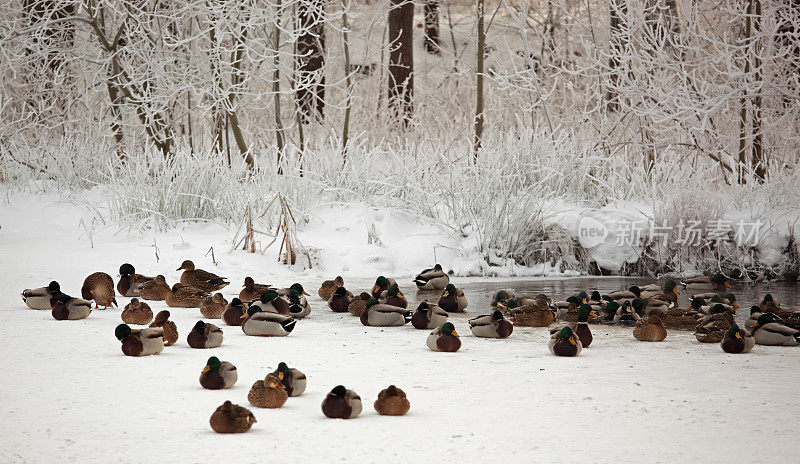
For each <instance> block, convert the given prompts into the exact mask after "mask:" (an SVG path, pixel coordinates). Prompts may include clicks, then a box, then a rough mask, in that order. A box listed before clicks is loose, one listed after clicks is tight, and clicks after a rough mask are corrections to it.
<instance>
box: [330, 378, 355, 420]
mask: <svg viewBox="0 0 800 464" xmlns="http://www.w3.org/2000/svg"><path fill="white" fill-rule="evenodd" d="M361 408H362V406H361V397H360V396H358V394H357V393H356V392H354V391H353V390H347V389H346V388H344V386H343V385H339V386H336V387H334V389H333V390H331V392H330V393H328V395H327V396H326V397H325V399H324V400H323V401H322V413H323V414H325V417H329V418H331V419H352V418H354V417H356V416H357V415H359V414H361Z"/></svg>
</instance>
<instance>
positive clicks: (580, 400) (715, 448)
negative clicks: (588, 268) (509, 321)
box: [0, 196, 800, 463]
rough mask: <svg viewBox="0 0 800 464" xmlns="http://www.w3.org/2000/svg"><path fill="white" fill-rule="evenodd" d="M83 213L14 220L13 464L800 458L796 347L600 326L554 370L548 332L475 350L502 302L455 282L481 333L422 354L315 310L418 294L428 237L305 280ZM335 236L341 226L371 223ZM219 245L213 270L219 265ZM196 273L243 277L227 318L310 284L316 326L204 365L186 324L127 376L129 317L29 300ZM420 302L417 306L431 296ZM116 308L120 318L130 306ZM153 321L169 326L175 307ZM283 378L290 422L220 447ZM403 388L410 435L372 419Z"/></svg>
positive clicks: (212, 241)
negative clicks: (340, 401) (91, 219)
mask: <svg viewBox="0 0 800 464" xmlns="http://www.w3.org/2000/svg"><path fill="white" fill-rule="evenodd" d="M81 214H82V213H81V210H80V209H79V208H76V207H74V206H71V205H69V204H64V203H59V202H56V201H54V198H48V197H31V198H22V197H19V196H15V197H13V198H12V200H11V202H10V203H3V204H2V205H0V227H2V228H0V275H2V279H0V326H1V327H2V330H0V333H1V334H2V337H0V356H1V358H2V360H3V365H4V375H3V376H2V378H0V391H2V392H3V394H2V395H1V396H0V417H3V421H2V422H0V443H2V445H3V446H2V447H0V462H29V463H38V462H55V461H60V462H81V463H93V462H97V463H107V462H110V461H114V462H121V463H127V462H130V463H141V462H146V461H148V460H156V461H159V462H167V463H184V462H186V463H190V462H210V461H213V460H221V461H224V462H255V461H262V460H268V461H269V460H286V459H291V460H294V461H297V462H336V461H349V462H434V461H438V462H441V461H450V462H476V461H483V462H498V461H501V460H510V462H533V461H536V462H541V461H558V462H560V461H564V462H567V461H574V460H578V459H580V460H584V461H589V462H609V461H615V462H643V461H648V462H684V461H686V462H694V461H698V462H725V461H737V462H781V461H784V462H791V461H794V460H796V457H797V456H798V452H799V451H800V444H798V442H797V440H796V438H797V429H798V426H800V400H798V399H797V386H796V381H797V366H798V361H800V348H781V347H761V346H758V347H756V348H755V349H754V350H753V352H752V353H751V354H749V355H741V356H735V355H726V354H725V353H723V352H722V350H721V349H720V348H719V346H718V345H703V344H700V343H698V342H697V341H695V339H694V337H693V336H692V334H691V333H681V332H670V334H669V337H668V338H667V340H666V341H665V342H663V343H656V344H647V343H642V342H638V341H636V340H635V339H634V338H633V337H632V335H631V333H630V329H623V328H616V327H605V326H592V330H593V332H594V334H595V341H594V342H593V344H592V346H591V347H590V348H589V349H587V350H584V351H583V352H582V353H581V355H580V356H579V357H577V358H570V359H567V358H558V357H555V356H552V355H550V354H549V352H548V350H547V339H548V334H547V330H546V329H534V328H520V327H517V328H516V329H515V332H514V334H513V335H512V336H511V338H510V339H507V340H486V339H476V338H475V337H473V336H472V335H471V333H470V332H469V329H468V327H467V324H466V319H467V318H468V317H472V316H473V315H474V314H476V313H478V312H485V311H487V306H486V305H485V304H481V302H485V301H486V299H485V294H486V293H488V292H487V291H486V289H487V284H478V283H475V282H476V281H477V280H478V279H454V281H455V282H456V283H457V284H458V283H459V282H472V284H470V285H474V289H475V290H474V293H471V292H469V291H468V296H470V297H472V295H473V294H474V295H478V294H479V293H480V295H481V296H480V297H479V296H475V297H474V298H473V299H472V301H471V304H470V307H469V308H468V311H470V312H469V313H468V314H466V315H454V316H452V318H451V319H452V320H453V321H454V323H455V325H456V329H457V330H458V331H459V333H460V335H461V336H462V341H463V346H462V349H461V351H460V352H458V353H434V352H431V351H429V350H428V349H427V348H426V346H425V338H426V336H427V331H418V330H415V329H413V328H412V327H411V326H410V325H408V326H405V327H399V328H374V327H372V328H370V327H364V326H362V325H361V324H360V323H359V321H358V319H357V318H354V317H352V316H350V315H340V314H334V313H332V312H331V311H329V310H328V309H327V307H326V306H325V304H324V303H323V302H322V301H321V300H319V298H318V297H317V296H316V290H317V288H318V286H319V283H320V282H321V280H322V279H323V278H332V277H333V275H335V273H337V271H338V270H341V269H344V266H347V270H345V271H342V274H343V276H344V277H345V282H346V283H347V284H348V287H350V288H351V289H352V290H354V291H357V290H362V289H366V288H367V287H368V286H369V284H370V283H371V280H372V279H374V276H375V275H376V274H377V273H385V274H386V275H389V276H393V277H396V278H398V280H399V281H401V283H409V284H410V277H411V276H410V274H411V273H412V272H413V270H418V269H420V268H421V267H422V266H424V265H426V264H429V263H430V261H431V260H432V258H431V257H429V256H430V255H427V254H423V253H430V252H429V251H423V250H422V248H423V247H425V246H429V242H427V241H423V240H421V239H419V237H421V235H419V234H420V233H421V232H420V230H422V231H424V230H427V229H425V228H420V226H419V225H415V224H413V223H409V222H407V221H406V220H404V219H403V218H401V217H396V218H391V221H388V222H387V220H386V219H385V218H384V219H383V220H378V218H376V217H373V219H374V220H375V221H377V222H378V223H379V224H380V226H379V227H378V226H376V230H378V233H379V234H382V236H383V237H385V238H386V240H385V242H384V245H385V246H386V243H392V244H393V245H392V247H389V251H387V252H386V253H381V247H378V246H376V245H364V244H365V242H366V239H365V237H363V236H358V235H356V238H354V239H353V240H349V241H348V240H346V235H347V234H348V233H353V234H357V233H358V232H357V231H345V230H338V229H337V228H333V229H330V230H335V231H337V232H331V233H330V240H331V241H330V242H327V243H328V244H330V246H329V247H327V248H325V249H323V250H322V251H321V256H322V257H323V259H324V260H327V261H325V262H326V266H325V267H327V268H328V269H324V268H322V267H320V268H315V269H313V270H311V271H292V270H287V269H286V268H285V267H283V266H281V265H279V264H277V263H276V262H275V261H274V254H273V253H272V252H268V254H267V255H266V256H264V255H248V254H246V253H243V252H239V251H237V252H233V253H231V252H229V251H228V250H230V239H231V237H232V235H233V231H232V230H228V229H226V228H224V227H221V226H218V225H202V226H201V225H196V224H195V225H189V226H187V227H186V228H185V229H184V230H180V231H172V232H169V233H160V234H156V235H152V234H151V235H149V236H145V237H141V238H140V237H136V236H129V235H128V234H127V233H126V232H119V231H118V229H115V228H103V227H101V226H99V225H98V226H95V227H94V228H91V227H90V226H87V224H86V221H84V223H81V219H82V216H81ZM87 217H88V216H87ZM339 217H341V218H342V224H360V223H359V222H358V221H362V223H363V221H364V219H361V218H357V217H355V216H353V217H347V216H341V215H340V216H339ZM367 220H369V218H368V219H367ZM340 226H342V225H341V224H338V225H337V227H340ZM314 227H319V229H318V230H317V231H316V232H315V230H314ZM359 227H363V226H359ZM87 228H89V229H90V230H92V233H91V234H88V233H87V232H86V230H87ZM325 230H327V229H323V228H321V226H313V225H312V226H310V227H309V229H308V230H307V231H306V233H307V237H308V239H307V243H306V245H309V246H315V247H321V246H323V245H324V244H325V242H324V240H323V237H324V233H325ZM359 230H360V229H359ZM89 235H91V240H90V239H89ZM415 237H417V238H415ZM403 240H405V241H403ZM154 242H155V244H156V245H157V247H158V256H159V259H160V260H159V261H158V262H156V258H155V256H156V254H155V251H156V249H155V247H154V246H153V244H154ZM398 243H399V245H398ZM359 244H362V245H359ZM211 246H213V247H214V250H215V256H216V259H217V261H218V262H219V265H218V266H214V264H213V263H212V262H211V257H210V255H209V256H207V257H206V256H205V254H206V251H207V250H208V249H209V247H211ZM395 247H396V248H395ZM400 247H402V248H400ZM401 249H403V250H405V252H401V251H398V250H401ZM437 254H438V259H439V260H441V261H443V262H445V261H446V260H447V259H450V258H449V257H448V256H447V255H446V254H442V252H441V251H437ZM358 256H365V257H367V259H361V258H358ZM370 257H374V258H370ZM187 258H189V259H193V260H194V261H195V263H196V264H197V265H198V267H201V268H204V269H208V270H211V271H213V272H216V273H218V274H220V275H224V276H227V277H229V278H230V280H231V282H232V283H231V285H230V286H229V287H227V288H225V289H224V290H223V293H224V294H225V296H226V298H228V299H230V298H231V297H232V296H234V295H235V294H237V293H238V290H239V288H240V286H241V283H242V280H243V278H244V277H245V276H246V275H251V276H253V277H254V278H255V279H256V281H259V282H268V283H273V284H278V285H288V284H290V283H292V282H294V281H300V282H302V283H304V284H305V285H306V288H307V290H308V291H309V293H311V294H312V297H311V304H312V305H313V312H312V314H311V316H310V317H308V318H306V319H304V320H302V321H300V322H299V323H298V326H297V328H296V330H295V331H294V333H292V334H291V335H290V336H289V337H287V338H256V337H247V336H245V335H244V334H243V333H242V332H241V330H240V329H239V328H238V327H228V326H225V325H224V324H223V323H221V327H222V329H223V331H224V336H225V340H224V343H223V345H222V346H221V347H220V348H217V349H213V350H193V349H191V348H189V347H188V345H187V344H186V334H187V333H188V331H189V329H190V328H191V326H192V325H193V324H194V322H195V321H196V320H198V319H200V318H201V316H200V314H199V310H197V309H180V308H175V309H172V310H171V312H172V314H173V316H172V319H173V320H174V321H175V322H176V323H177V324H178V329H179V332H180V340H179V342H178V343H177V344H176V345H175V346H172V347H167V348H166V349H165V350H164V352H163V353H162V354H161V355H159V356H150V357H144V358H130V357H125V356H123V354H122V352H121V350H120V344H119V342H118V341H117V340H116V338H115V337H114V334H113V330H114V327H115V326H116V325H117V324H118V323H119V322H120V312H121V311H120V310H118V309H117V310H108V311H94V312H93V313H92V314H91V316H90V317H89V318H88V319H85V320H81V321H67V322H59V321H55V320H53V319H52V318H51V316H50V314H49V312H46V311H41V312H40V311H31V310H27V309H25V306H24V305H23V303H22V302H21V300H20V298H19V292H20V291H21V290H23V289H24V288H30V287H38V286H41V285H44V284H46V283H47V282H49V281H50V280H53V279H56V280H58V281H59V282H60V283H61V285H62V288H63V289H64V290H65V291H66V292H68V293H71V294H73V295H78V294H79V293H80V291H79V289H80V285H81V283H82V281H83V278H84V277H85V276H86V275H88V274H90V273H91V272H94V271H100V270H102V271H105V272H108V273H109V274H111V275H112V276H114V277H116V275H117V269H118V268H119V265H120V264H121V263H122V262H125V261H127V262H131V263H134V265H136V267H137V270H138V271H139V272H142V273H147V274H157V273H161V274H164V275H165V276H166V277H167V281H168V282H169V283H170V284H171V283H173V282H175V281H176V280H177V279H178V277H179V273H178V272H176V271H174V269H175V268H176V267H178V265H179V264H180V261H182V260H183V259H187ZM370 262H372V263H373V264H372V265H368V264H364V263H370ZM331 263H333V264H331ZM334 266H336V267H334ZM331 269H333V270H331ZM489 286H491V285H489ZM497 286H498V287H500V286H505V284H503V283H498V284H497ZM406 290H407V293H408V296H409V297H410V298H411V299H412V300H417V299H419V298H423V297H425V296H429V295H416V292H414V291H413V290H412V289H410V288H406ZM553 296H555V297H563V296H565V295H564V294H558V293H556V294H554V295H553ZM118 301H119V303H120V306H124V305H125V304H126V303H127V302H128V299H127V298H120V297H118ZM150 305H151V307H152V308H153V311H154V312H157V311H158V310H161V309H164V308H165V307H166V306H165V305H164V304H163V302H150ZM211 355H216V356H218V357H219V358H220V359H222V360H226V361H231V362H233V363H234V364H235V365H236V366H237V368H238V370H239V382H238V383H237V384H236V385H235V386H234V388H233V389H230V390H224V391H208V390H203V389H202V388H201V387H200V385H199V383H198V380H197V379H198V376H199V374H200V371H201V369H202V368H203V366H204V365H205V361H206V359H207V358H208V357H209V356H211ZM280 361H286V362H288V363H289V364H290V365H291V366H294V367H297V368H299V369H301V370H302V371H303V372H305V373H306V375H307V376H308V379H309V386H308V390H307V391H306V393H305V394H304V395H303V396H301V397H299V398H291V399H290V400H289V401H288V402H287V403H286V405H285V406H284V407H283V408H282V409H279V410H262V409H258V408H251V409H252V410H253V412H254V413H255V415H256V418H257V419H258V423H257V424H255V426H254V427H253V429H252V430H251V432H250V433H248V434H245V435H237V436H223V435H217V434H214V433H213V432H212V431H211V429H210V427H209V425H208V419H209V417H210V415H211V413H212V412H213V410H214V409H215V408H216V407H217V406H219V405H220V404H221V403H222V402H224V401H225V400H231V401H233V402H234V403H237V404H241V405H244V406H248V407H249V404H248V402H247V392H248V390H249V387H250V385H251V384H252V382H253V381H254V380H256V379H261V378H263V377H264V375H265V374H266V373H267V372H268V371H270V370H272V369H274V368H275V366H276V365H277V363H278V362H280ZM392 383H393V384H396V385H398V386H399V387H401V388H403V389H404V390H405V391H406V393H407V395H408V397H409V399H410V401H411V405H412V406H411V411H410V413H409V414H408V415H407V416H406V417H400V418H395V417H382V416H378V415H377V413H375V412H374V409H373V408H372V403H373V402H374V400H375V399H376V397H377V394H378V392H379V391H380V390H381V389H382V388H385V387H386V386H388V385H389V384H392ZM338 384H344V385H345V386H347V387H348V388H352V389H354V390H355V391H356V392H357V393H359V394H360V395H361V397H362V399H363V401H364V412H363V413H362V415H361V416H359V417H358V418H356V419H354V420H349V421H339V420H329V419H326V418H324V416H323V415H322V413H321V410H320V404H321V402H322V399H323V397H324V395H325V394H326V393H327V392H328V391H329V390H330V389H331V388H332V387H334V386H336V385H338Z"/></svg>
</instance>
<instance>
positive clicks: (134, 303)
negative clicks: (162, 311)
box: [120, 298, 153, 325]
mask: <svg viewBox="0 0 800 464" xmlns="http://www.w3.org/2000/svg"><path fill="white" fill-rule="evenodd" d="M120 317H122V322H124V323H126V324H135V325H146V324H149V323H150V321H152V320H153V310H151V309H150V305H148V304H147V303H143V302H141V301H139V299H138V298H134V299H132V300H131V302H130V303H128V304H127V305H125V309H124V310H122V314H121V315H120Z"/></svg>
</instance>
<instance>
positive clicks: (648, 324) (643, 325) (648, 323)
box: [633, 310, 667, 342]
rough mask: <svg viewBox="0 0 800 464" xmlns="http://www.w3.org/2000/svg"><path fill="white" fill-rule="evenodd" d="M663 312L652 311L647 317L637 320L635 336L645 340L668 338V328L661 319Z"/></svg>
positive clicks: (659, 340) (658, 340)
mask: <svg viewBox="0 0 800 464" xmlns="http://www.w3.org/2000/svg"><path fill="white" fill-rule="evenodd" d="M662 315H663V313H662V312H661V311H660V310H656V311H652V312H651V313H650V314H649V315H648V316H647V317H643V318H642V319H639V320H638V321H636V325H635V326H634V328H633V337H634V338H635V339H637V340H641V341H643V342H661V341H664V339H665V338H667V329H665V328H664V322H663V321H662V320H661V316H662Z"/></svg>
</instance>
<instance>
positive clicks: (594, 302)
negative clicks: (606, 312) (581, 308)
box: [586, 290, 606, 314]
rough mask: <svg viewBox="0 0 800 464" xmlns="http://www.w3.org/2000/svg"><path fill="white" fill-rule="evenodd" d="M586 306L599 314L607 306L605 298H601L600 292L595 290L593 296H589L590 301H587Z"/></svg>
mask: <svg viewBox="0 0 800 464" xmlns="http://www.w3.org/2000/svg"><path fill="white" fill-rule="evenodd" d="M586 304H588V305H589V306H590V307H591V308H592V311H595V312H597V313H598V314H599V313H600V311H601V310H602V309H603V308H604V307H605V306H606V301H604V300H603V297H602V296H600V292H598V291H597V290H593V291H592V293H591V295H589V301H587V302H586Z"/></svg>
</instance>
